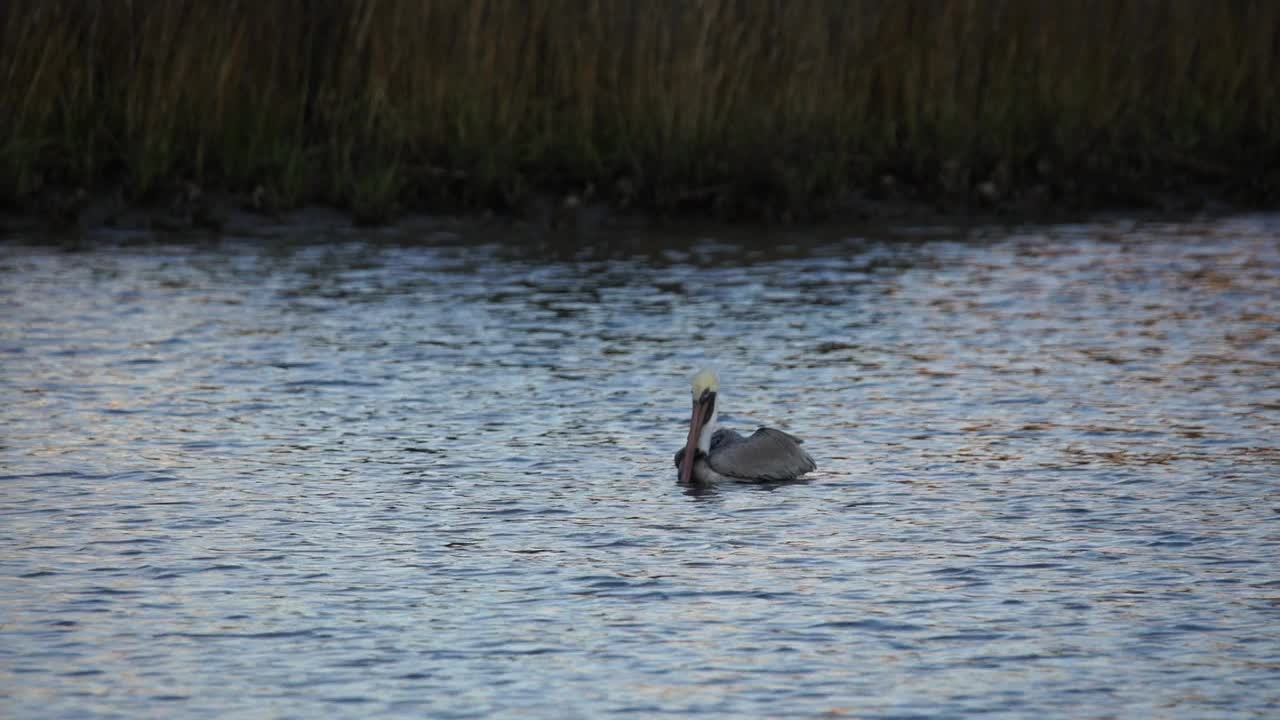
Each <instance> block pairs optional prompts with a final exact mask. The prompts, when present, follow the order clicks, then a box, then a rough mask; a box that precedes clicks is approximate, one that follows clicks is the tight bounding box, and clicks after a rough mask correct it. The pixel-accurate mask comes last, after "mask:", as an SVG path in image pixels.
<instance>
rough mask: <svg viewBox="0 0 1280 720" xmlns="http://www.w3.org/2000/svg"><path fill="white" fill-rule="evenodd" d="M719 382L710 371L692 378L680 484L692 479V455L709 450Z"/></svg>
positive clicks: (713, 427)
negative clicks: (687, 434) (689, 410)
mask: <svg viewBox="0 0 1280 720" xmlns="http://www.w3.org/2000/svg"><path fill="white" fill-rule="evenodd" d="M719 391H720V381H719V380H718V379H717V378H716V374H715V373H714V372H712V371H710V370H706V369H704V370H699V371H698V374H697V375H694V376H693V418H692V419H691V420H690V421H689V439H688V441H686V442H685V446H684V458H683V460H682V462H681V463H680V482H681V483H682V484H685V485H687V484H689V480H690V479H691V478H692V477H693V460H694V455H696V454H697V453H698V452H701V453H703V454H706V453H707V452H709V451H710V450H711V434H712V433H714V432H715V430H716V427H715V426H716V394H717V393H718V392H719Z"/></svg>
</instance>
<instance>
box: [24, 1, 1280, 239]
mask: <svg viewBox="0 0 1280 720" xmlns="http://www.w3.org/2000/svg"><path fill="white" fill-rule="evenodd" d="M1277 68H1280V3H1276V2H1272V1H1270V0H1256V1H1249V0H1235V1H1232V0H1228V1H1225V2H1204V1H1203V0H1074V1H1068V0H1063V1H1061V2H1052V1H1047V2H1023V1H1021V0H950V1H941V0H939V1H934V0H916V1H910V0H909V1H899V0H861V1H858V0H797V1H796V2H779V1H775V0H667V1H666V2H647V1H645V0H530V1H528V2H522V1H520V0H490V1H489V2H484V1H482V0H442V1H437V2H425V1H424V2H372V1H370V2H357V1H354V0H352V1H348V2H342V1H340V0H314V1H310V2H304V1H302V0H265V1H264V0H257V1H255V2H238V1H235V0H228V1H227V2H203V1H198V0H168V1H166V2H132V1H129V0H101V1H99V2H85V1H84V0H11V1H10V2H8V3H4V4H3V8H2V9H0V76H2V77H3V83H0V108H4V110H3V112H0V202H3V203H5V204H7V205H9V206H11V207H28V208H29V207H33V206H36V205H41V204H44V205H50V204H52V205H57V204H58V203H59V202H62V203H64V204H65V203H66V202H68V201H67V200H66V198H67V197H69V196H78V197H83V196H84V195H85V194H86V192H88V193H96V194H102V193H108V194H115V195H118V196H120V198H121V199H122V200H123V201H124V202H134V203H164V202H169V201H171V199H172V198H173V197H174V196H175V195H182V194H183V193H186V194H187V195H190V194H192V188H197V187H198V188H202V189H203V190H204V191H205V192H210V191H225V192H229V193H237V194H239V196H240V197H244V198H247V199H248V201H251V202H253V203H254V204H256V205H261V206H265V207H281V208H283V207H289V206H293V205H297V204H299V203H307V202H320V203H327V204H333V205H337V206H340V207H346V208H351V209H353V210H355V211H356V212H357V213H358V214H361V215H363V216H366V217H369V218H371V219H376V218H378V217H381V216H386V215H389V214H394V212H396V210H397V209H401V208H402V209H420V210H427V211H432V210H459V209H463V210H465V209H480V208H491V209H497V210H503V211H514V212H524V211H525V209H526V208H527V207H528V206H529V205H530V204H531V203H536V202H538V201H539V198H553V199H554V202H559V198H563V197H565V196H566V195H568V194H575V195H578V196H587V197H589V198H590V200H589V201H591V202H595V201H598V202H600V203H604V204H608V205H612V206H614V207H635V208H640V209H645V210H657V211H662V212H684V211H694V212H703V211H707V212H714V213H717V214H719V215H722V216H730V217H733V216H743V215H745V216H754V215H759V214H775V213H789V214H792V215H794V216H799V217H807V216H814V215H822V214H824V213H826V212H829V211H832V210H833V209H838V208H841V207H848V206H850V205H851V204H852V205H856V204H857V203H859V202H861V201H863V200H867V201H871V202H875V201H883V200H894V199H905V200H911V201H921V200H924V201H936V202H939V203H944V204H952V205H958V206H967V205H994V206H1001V205H1011V206H1016V205H1019V204H1025V203H1032V204H1036V203H1048V204H1054V203H1071V204H1076V205H1086V206H1087V205H1094V204H1099V203H1111V202H1116V203H1144V202H1146V201H1149V200H1150V199H1151V198H1155V197H1160V196H1164V195H1166V194H1175V195H1177V194H1186V193H1191V194H1195V193H1200V192H1202V191H1204V192H1209V193H1212V194H1221V195H1223V196H1226V197H1230V198H1234V199H1239V200H1243V201H1245V202H1252V203H1269V202H1273V201H1275V200H1276V198H1277V197H1280V81H1278V80H1277V75H1276V69H1277ZM77 191H78V192H77ZM69 193H70V194H71V195H68V194H69Z"/></svg>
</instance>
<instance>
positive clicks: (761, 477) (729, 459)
mask: <svg viewBox="0 0 1280 720" xmlns="http://www.w3.org/2000/svg"><path fill="white" fill-rule="evenodd" d="M719 390H720V381H719V380H717V379H716V374H715V373H713V372H711V371H710V370H702V371H701V372H699V373H698V374H697V375H694V376H693V419H692V420H690V421H689V440H688V441H687V442H686V443H685V446H684V449H683V450H681V451H679V452H677V453H676V467H678V468H680V484H681V485H688V484H690V483H693V484H706V483H713V482H718V481H728V480H733V481H738V482H742V481H748V482H750V481H756V482H764V481H783V480H794V479H796V478H798V477H800V476H801V475H803V474H805V473H807V472H809V471H810V470H813V469H814V468H815V467H817V466H816V465H814V464H813V458H811V457H809V453H807V452H805V451H804V450H803V449H802V448H801V447H800V443H801V442H803V441H802V440H800V439H799V438H797V437H793V436H791V435H788V434H787V433H784V432H782V431H781V430H774V429H773V428H760V429H759V430H756V431H755V432H754V433H752V435H751V437H743V436H741V435H739V434H738V433H736V432H734V431H732V430H724V429H717V428H716V411H717V410H718V409H719V408H718V407H717V406H716V393H717V392H718V391H719Z"/></svg>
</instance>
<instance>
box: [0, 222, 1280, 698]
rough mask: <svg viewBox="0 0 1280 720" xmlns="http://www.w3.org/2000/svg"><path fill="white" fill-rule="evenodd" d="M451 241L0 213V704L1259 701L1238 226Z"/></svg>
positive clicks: (1258, 602) (1252, 455)
mask: <svg viewBox="0 0 1280 720" xmlns="http://www.w3.org/2000/svg"><path fill="white" fill-rule="evenodd" d="M481 234H482V233H481V232H480V231H473V232H471V233H469V234H468V235H467V236H466V237H463V238H457V237H452V236H448V235H440V234H435V235H433V234H426V233H424V234H422V235H421V236H413V235H412V234H409V235H408V236H406V235H399V236H397V235H394V234H382V235H361V234H360V233H359V232H355V231H351V232H347V233H342V234H337V235H330V236H327V237H320V236H318V235H315V234H309V233H308V232H304V231H299V232H298V233H296V234H295V236H292V237H284V238H276V239H269V238H268V239H263V238H258V239H238V240H237V239H231V238H227V239H211V238H192V239H183V240H179V241H173V242H163V241H144V242H139V241H136V240H129V239H127V238H124V239H120V240H119V241H113V240H112V239H110V238H105V239H100V240H99V241H95V242H94V243H92V244H91V245H90V246H89V247H85V246H78V247H77V246H74V245H72V246H48V245H40V244H37V243H31V242H25V241H23V239H22V238H9V239H7V240H5V241H3V242H0V360H2V362H3V370H2V374H0V421H2V422H3V437H2V439H0V445H2V447H0V704H2V705H3V707H4V710H3V711H0V714H3V715H4V716H5V717H13V718H44V717H61V718H82V717H107V716H120V717H130V718H137V717H155V718H172V717H188V718H224V717H249V718H255V717H264V718H265V717H298V718H315V717H397V716H398V717H442V718H443V717H511V718H600V717H613V716H628V717H636V718H651V717H686V716H703V717H719V718H744V717H829V716H838V717H842V716H849V717H865V718H909V717H973V718H978V717H982V718H986V717H1028V718H1041V717H1135V718H1136V717H1142V718H1153V717H1162V718H1213V717H1277V716H1278V715H1280V560H1277V558H1278V557H1280V336H1278V334H1277V331H1278V330H1280V307H1278V305H1280V300H1278V298H1280V241H1278V240H1277V236H1278V235H1280V217H1276V216H1250V217H1237V218H1228V219H1221V220H1213V221H1204V222H1194V223H1184V224H1167V225H1164V224H1138V223H1132V222H1100V223H1097V224H1082V225H1073V226H1056V227H1042V228H1024V229H1017V230H1011V231H1003V230H997V229H985V230H981V229H980V230H960V229H947V228H934V229H928V228H924V229H919V228H917V229H910V228H906V229H901V230H899V231H886V232H885V233H882V234H877V235H876V236H874V237H858V236H856V235H854V234H852V233H850V234H847V235H841V234H831V235H828V236H825V237H810V236H806V235H805V234H804V233H791V234H775V235H772V236H764V237H754V238H752V237H735V236H734V235H732V234H720V235H717V236H716V237H704V238H685V239H681V238H666V237H651V238H631V237H627V236H620V237H618V238H615V239H613V240H611V241H610V242H609V243H607V244H606V245H599V246H597V247H596V248H595V249H583V250H572V249H567V248H565V247H563V246H556V247H541V246H537V245H536V244H529V243H515V242H486V241H485V238H484V237H477V235H481ZM646 248H650V249H646ZM701 365H710V366H713V367H716V368H718V369H719V371H720V376H721V396H722V397H721V405H720V406H721V408H722V417H721V420H722V422H724V423H725V424H727V425H728V426H730V427H737V428H738V429H740V430H746V431H750V430H751V429H753V428H754V427H756V426H757V424H771V425H775V426H777V427H781V428H784V429H786V430H788V431H789V432H792V433H795V434H797V435H799V436H801V437H803V438H805V439H806V441H807V444H806V447H808V449H809V451H810V453H811V454H812V455H813V456H814V458H815V459H816V460H817V462H818V464H819V471H818V472H817V473H815V474H813V475H812V477H811V480H810V481H809V482H806V483H802V484H794V485H787V486H781V487H755V486H729V487H720V488H716V489H714V490H713V491H711V492H708V493H705V494H696V493H690V492H687V491H686V490H685V489H683V488H680V487H678V486H677V485H676V484H675V469H674V467H672V464H671V457H672V454H673V453H674V452H675V450H676V449H677V448H678V447H680V445H681V443H682V442H683V440H684V437H685V434H686V431H687V422H688V416H689V389H688V380H689V376H690V375H691V374H692V373H693V371H694V370H695V369H696V368H697V367H699V366H701Z"/></svg>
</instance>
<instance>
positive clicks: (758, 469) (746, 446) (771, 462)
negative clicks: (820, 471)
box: [707, 428, 816, 480]
mask: <svg viewBox="0 0 1280 720" xmlns="http://www.w3.org/2000/svg"><path fill="white" fill-rule="evenodd" d="M734 435H736V436H737V438H736V441H730V442H726V443H724V444H723V445H722V446H721V447H719V448H716V447H714V446H713V447H712V450H711V454H710V455H708V456H707V463H708V464H709V465H711V469H712V470H715V471H716V472H718V473H720V474H721V475H730V476H732V477H737V478H743V479H748V480H791V479H793V478H797V477H799V476H801V475H803V474H805V473H807V472H809V471H810V470H813V469H814V468H815V467H816V466H815V465H814V464H813V458H811V457H809V453H807V452H805V451H804V450H803V449H802V448H801V447H800V443H801V440H800V439H799V438H796V437H793V436H791V435H788V434H787V433H784V432H782V431H781V430H774V429H773V428H760V429H759V430H756V431H755V432H754V433H752V435H751V437H749V438H742V436H741V435H737V433H734Z"/></svg>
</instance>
